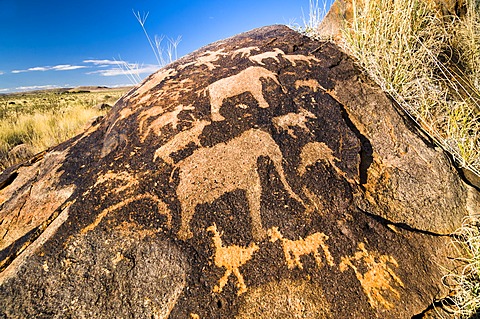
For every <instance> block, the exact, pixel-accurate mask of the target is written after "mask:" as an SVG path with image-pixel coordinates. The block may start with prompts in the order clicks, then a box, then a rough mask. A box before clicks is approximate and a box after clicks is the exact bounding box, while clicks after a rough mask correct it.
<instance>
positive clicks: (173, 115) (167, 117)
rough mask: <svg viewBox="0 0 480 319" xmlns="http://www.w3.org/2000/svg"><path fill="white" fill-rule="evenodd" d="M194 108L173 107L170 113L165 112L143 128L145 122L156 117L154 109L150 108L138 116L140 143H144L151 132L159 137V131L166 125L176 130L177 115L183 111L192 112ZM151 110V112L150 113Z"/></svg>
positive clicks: (189, 106)
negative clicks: (170, 125)
mask: <svg viewBox="0 0 480 319" xmlns="http://www.w3.org/2000/svg"><path fill="white" fill-rule="evenodd" d="M194 109H195V108H194V107H193V106H191V105H187V106H184V105H182V104H180V105H178V106H176V107H175V109H174V110H173V111H171V112H167V113H164V114H162V115H161V116H159V117H158V118H157V119H155V120H154V121H153V122H152V123H150V125H149V126H148V128H146V129H145V128H144V124H145V121H146V120H147V119H148V118H150V117H152V116H155V115H157V114H158V113H157V112H156V111H155V110H154V108H151V109H149V110H147V111H145V112H144V113H142V114H141V115H140V118H141V119H140V120H139V127H140V132H141V137H140V140H141V142H142V143H143V142H145V139H146V138H147V136H148V135H149V134H150V132H151V131H153V132H154V133H155V134H156V135H160V130H161V129H162V128H163V127H165V126H167V125H168V124H172V128H173V129H176V128H177V125H178V122H179V121H178V114H180V112H183V111H191V110H194ZM150 110H152V111H150ZM152 112H153V113H152Z"/></svg>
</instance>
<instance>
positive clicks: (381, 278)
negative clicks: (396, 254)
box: [339, 243, 403, 309]
mask: <svg viewBox="0 0 480 319" xmlns="http://www.w3.org/2000/svg"><path fill="white" fill-rule="evenodd" d="M358 249H359V251H357V252H356V253H355V255H354V256H352V257H342V262H341V263H340V265H339V266H340V271H342V272H344V271H346V270H347V269H348V267H350V268H352V269H353V271H354V272H355V276H356V277H357V279H358V281H360V284H361V285H362V288H363V291H364V292H365V294H366V295H367V298H368V302H369V303H370V305H371V306H372V308H379V307H380V306H383V307H384V308H385V309H392V308H393V307H394V303H393V302H390V301H388V300H387V299H386V296H392V295H393V296H394V297H396V298H400V293H399V292H398V290H396V289H395V288H394V287H393V286H392V285H397V286H401V287H403V282H402V281H401V280H400V278H399V277H398V276H397V275H396V274H395V272H394V271H393V270H392V269H391V267H390V265H392V266H395V267H398V263H397V261H396V260H395V258H393V257H392V256H388V255H379V254H378V253H375V252H373V253H370V252H368V251H367V249H366V248H365V244H364V243H359V244H358ZM361 260H363V264H362V266H360V270H359V268H357V266H355V264H356V262H359V261H361ZM357 264H358V263H357ZM361 269H367V271H366V272H365V273H363V274H362V272H361Z"/></svg>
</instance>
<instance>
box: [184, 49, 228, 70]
mask: <svg viewBox="0 0 480 319" xmlns="http://www.w3.org/2000/svg"><path fill="white" fill-rule="evenodd" d="M224 50H225V49H220V50H218V51H207V52H205V53H204V54H202V55H201V56H200V57H199V58H198V59H197V61H194V62H190V63H186V64H184V65H182V66H180V67H179V68H180V69H185V68H186V67H187V66H190V65H194V66H197V67H199V66H201V65H204V66H206V67H207V68H208V70H209V71H212V70H213V69H215V68H216V67H217V65H215V64H213V62H217V61H218V59H219V58H220V57H221V56H225V55H227V53H224V52H223V51H224Z"/></svg>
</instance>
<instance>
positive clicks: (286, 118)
mask: <svg viewBox="0 0 480 319" xmlns="http://www.w3.org/2000/svg"><path fill="white" fill-rule="evenodd" d="M308 118H310V119H316V118H317V117H316V116H315V115H314V114H312V113H311V112H309V111H307V110H305V109H303V108H301V109H300V112H299V113H288V114H285V115H281V116H277V117H274V118H273V119H272V123H273V125H274V126H275V128H276V129H277V130H280V129H281V130H284V131H286V132H287V133H288V135H290V136H291V137H293V138H297V136H296V135H295V133H294V131H293V129H291V127H294V126H296V127H299V128H301V129H303V130H305V131H307V132H309V131H310V130H309V129H308V127H307V125H306V123H307V122H308Z"/></svg>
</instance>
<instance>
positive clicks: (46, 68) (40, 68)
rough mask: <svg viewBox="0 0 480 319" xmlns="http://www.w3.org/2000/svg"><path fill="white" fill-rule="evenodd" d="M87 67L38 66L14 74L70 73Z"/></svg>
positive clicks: (16, 71) (66, 65) (65, 65)
mask: <svg viewBox="0 0 480 319" xmlns="http://www.w3.org/2000/svg"><path fill="white" fill-rule="evenodd" d="M86 67H87V66H85V65H70V64H59V65H55V66H36V67H33V68H28V69H26V70H13V71H12V73H14V74H17V73H24V72H32V71H42V72H45V71H52V70H54V71H69V70H77V69H84V68H86Z"/></svg>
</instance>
